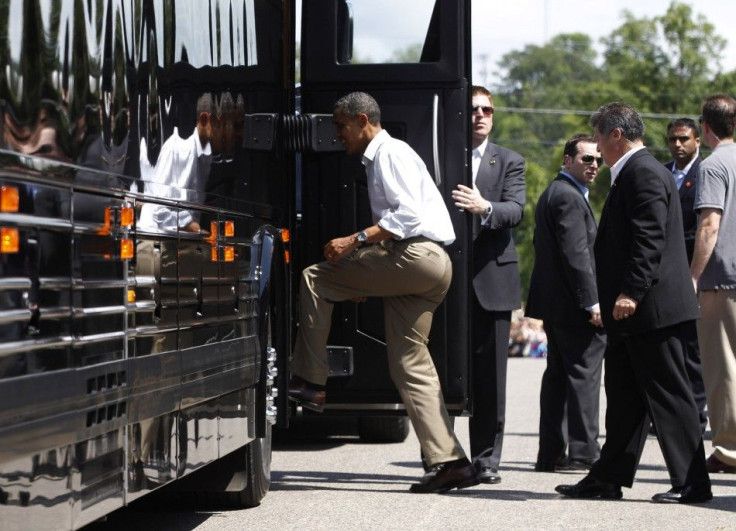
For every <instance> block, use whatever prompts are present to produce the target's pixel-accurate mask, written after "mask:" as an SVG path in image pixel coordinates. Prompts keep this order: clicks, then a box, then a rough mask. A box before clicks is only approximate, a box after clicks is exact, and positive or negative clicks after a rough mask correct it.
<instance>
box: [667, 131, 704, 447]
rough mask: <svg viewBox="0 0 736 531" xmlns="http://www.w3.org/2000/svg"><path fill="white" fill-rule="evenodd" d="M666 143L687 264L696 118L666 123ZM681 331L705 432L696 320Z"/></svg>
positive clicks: (693, 223) (693, 222) (693, 220)
mask: <svg viewBox="0 0 736 531" xmlns="http://www.w3.org/2000/svg"><path fill="white" fill-rule="evenodd" d="M667 145H668V146H669V148H670V153H671V154H672V157H673V160H671V161H669V162H667V163H665V167H666V168H667V169H668V170H670V171H671V172H672V175H673V177H674V179H675V184H676V185H677V188H678V190H679V193H680V206H681V207H682V225H683V231H684V234H685V250H686V251H687V263H688V264H689V263H691V262H692V261H693V246H694V245H695V230H696V229H697V228H698V216H697V214H695V210H694V209H693V204H694V203H695V190H696V186H695V178H696V176H697V172H698V168H699V167H700V163H701V161H702V160H703V159H702V158H701V157H700V128H699V127H698V124H696V123H695V120H692V119H691V118H678V119H677V120H673V121H671V122H670V123H669V125H668V126H667ZM682 332H683V334H682V347H683V349H684V351H685V369H686V370H687V376H688V378H689V379H690V387H691V388H692V391H693V398H695V405H696V406H697V408H698V415H699V417H700V428H701V431H702V432H703V433H705V428H706V426H707V425H708V414H707V413H706V401H705V385H704V384H703V372H702V369H701V366H700V347H699V345H698V331H697V326H696V325H695V322H694V321H693V322H688V323H685V324H684V325H683V330H682Z"/></svg>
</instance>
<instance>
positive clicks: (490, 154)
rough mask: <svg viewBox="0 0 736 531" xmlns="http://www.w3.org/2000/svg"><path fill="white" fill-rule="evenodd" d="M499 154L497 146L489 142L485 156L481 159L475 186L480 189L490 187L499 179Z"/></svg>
mask: <svg viewBox="0 0 736 531" xmlns="http://www.w3.org/2000/svg"><path fill="white" fill-rule="evenodd" d="M497 157H498V152H497V150H496V145H495V144H493V143H492V142H488V144H487V145H486V149H485V151H484V152H483V156H482V157H481V159H480V166H479V167H478V175H477V176H476V178H475V184H476V186H478V188H479V189H480V188H481V185H483V186H489V185H491V184H493V183H494V182H495V181H496V180H497V179H498V177H499V171H498V169H497V167H498V160H497Z"/></svg>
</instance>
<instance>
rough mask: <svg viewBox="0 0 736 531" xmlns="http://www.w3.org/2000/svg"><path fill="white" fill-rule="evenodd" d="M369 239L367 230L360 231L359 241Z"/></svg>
mask: <svg viewBox="0 0 736 531" xmlns="http://www.w3.org/2000/svg"><path fill="white" fill-rule="evenodd" d="M367 239H368V235H367V234H366V233H365V232H363V231H360V232H359V233H358V241H359V242H361V243H363V242H365V241H366V240H367Z"/></svg>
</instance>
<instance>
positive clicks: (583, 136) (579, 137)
mask: <svg viewBox="0 0 736 531" xmlns="http://www.w3.org/2000/svg"><path fill="white" fill-rule="evenodd" d="M580 142H584V143H586V144H595V143H596V141H595V138H593V137H592V136H591V135H589V134H587V133H578V134H576V135H572V136H571V137H570V140H568V141H567V142H565V149H564V150H563V151H562V155H563V156H565V155H570V156H571V157H572V158H575V155H577V154H578V144H579V143H580Z"/></svg>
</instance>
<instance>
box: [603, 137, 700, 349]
mask: <svg viewBox="0 0 736 531" xmlns="http://www.w3.org/2000/svg"><path fill="white" fill-rule="evenodd" d="M595 263H596V265H597V275H596V276H597V280H598V295H599V297H600V304H601V317H602V319H603V324H604V326H605V328H606V332H607V333H608V338H609V341H610V340H614V341H615V340H618V339H621V338H622V337H623V336H625V335H627V334H639V333H643V332H647V331H652V330H656V329H659V328H664V327H667V326H671V325H674V324H677V323H681V322H684V321H690V320H693V319H696V318H697V316H698V305H697V302H696V299H695V292H694V290H693V289H692V280H691V278H690V268H689V266H688V263H687V256H686V254H685V239H684V237H683V235H682V213H681V210H680V201H679V196H678V193H677V187H676V186H675V181H674V179H673V178H672V174H671V173H670V172H669V171H668V170H667V169H666V168H665V167H664V166H663V165H662V164H660V163H659V162H658V161H657V160H656V159H655V158H654V157H653V156H652V155H651V154H650V153H649V152H648V151H647V150H646V149H642V150H640V151H638V152H636V153H634V154H633V155H632V156H631V158H630V159H629V160H628V161H626V163H625V164H624V166H623V168H622V169H621V172H620V173H619V175H618V178H617V179H616V181H615V182H614V184H613V186H612V187H611V190H610V191H609V193H608V197H607V198H606V203H605V205H604V206H603V212H602V213H601V221H600V225H599V227H598V235H597V237H596V240H595ZM621 293H624V294H626V295H627V296H629V297H631V298H632V299H634V300H636V301H638V307H637V309H636V312H634V314H633V315H632V316H631V317H629V318H627V319H622V320H620V321H615V320H614V319H613V306H614V303H615V301H616V298H617V297H618V295H619V294H621Z"/></svg>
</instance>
